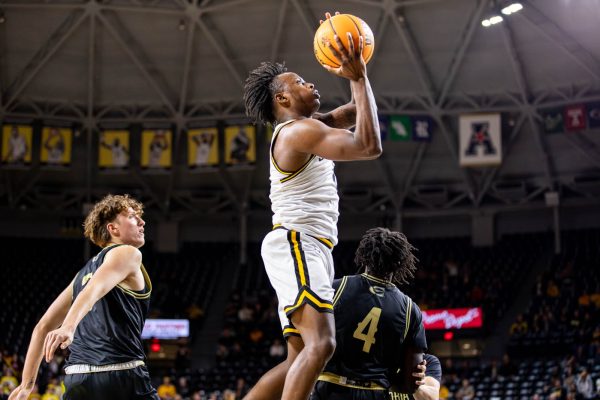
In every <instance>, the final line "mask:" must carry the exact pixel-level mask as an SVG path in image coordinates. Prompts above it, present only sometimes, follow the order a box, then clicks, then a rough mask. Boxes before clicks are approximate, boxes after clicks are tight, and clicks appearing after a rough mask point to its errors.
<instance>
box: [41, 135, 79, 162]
mask: <svg viewBox="0 0 600 400" xmlns="http://www.w3.org/2000/svg"><path fill="white" fill-rule="evenodd" d="M72 144H73V130H72V129H71V128H55V127H50V126H47V127H44V129H42V145H41V148H40V161H41V163H42V165H49V166H50V165H61V166H68V165H69V164H71V147H72Z"/></svg>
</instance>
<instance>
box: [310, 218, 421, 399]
mask: <svg viewBox="0 0 600 400" xmlns="http://www.w3.org/2000/svg"><path fill="white" fill-rule="evenodd" d="M413 250H414V247H413V246H412V245H411V244H410V243H409V242H408V240H407V239H406V236H404V234H402V233H400V232H393V231H390V230H389V229H386V228H374V229H369V230H368V231H367V232H366V233H365V234H364V235H363V237H362V239H361V241H360V245H359V246H358V249H357V250H356V255H355V259H354V261H355V263H356V265H357V266H358V267H359V268H360V269H361V270H364V271H365V272H364V273H363V274H360V275H353V276H345V277H343V278H342V279H338V280H336V281H334V283H333V287H334V289H335V290H336V293H335V297H334V299H333V305H334V308H335V325H336V341H337V348H336V350H335V353H334V355H333V357H332V358H331V360H329V362H328V363H327V366H326V367H325V370H324V372H323V373H322V374H321V375H320V376H319V378H318V382H317V385H316V387H315V390H314V393H313V395H312V399H313V400H325V399H329V400H341V399H357V400H361V399H364V400H367V399H381V400H384V399H385V400H387V399H388V389H389V388H390V386H391V382H390V381H391V380H392V377H391V376H390V375H391V374H390V371H393V372H394V373H395V372H396V371H397V370H398V367H401V369H402V375H401V376H400V378H401V379H400V381H402V382H403V383H405V385H404V387H410V386H412V384H413V382H416V384H417V385H422V384H423V379H424V373H423V371H422V370H423V369H424V367H422V368H418V367H417V366H418V364H419V362H421V360H422V357H423V352H424V351H425V349H426V348H427V343H426V340H425V330H424V328H423V322H422V316H421V310H420V309H419V307H418V306H417V305H416V304H414V303H413V301H412V300H411V299H410V297H408V296H406V295H405V294H403V293H402V292H401V291H400V290H398V288H397V287H396V286H395V284H394V282H406V281H407V279H408V278H411V277H412V276H413V273H414V271H415V270H416V261H417V258H416V257H415V256H414V254H413ZM419 369H421V371H419ZM413 374H414V375H413ZM411 375H412V376H411ZM394 380H397V379H394ZM409 382H410V384H409Z"/></svg>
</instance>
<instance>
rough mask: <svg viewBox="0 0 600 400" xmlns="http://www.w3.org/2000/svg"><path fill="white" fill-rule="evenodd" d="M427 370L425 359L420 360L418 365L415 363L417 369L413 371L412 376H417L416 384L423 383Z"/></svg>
mask: <svg viewBox="0 0 600 400" xmlns="http://www.w3.org/2000/svg"><path fill="white" fill-rule="evenodd" d="M426 370H427V360H423V361H421V362H420V363H419V364H418V365H417V371H416V372H413V374H412V376H414V377H415V378H417V381H416V382H415V383H416V384H417V386H421V385H424V384H425V381H424V379H425V371H426Z"/></svg>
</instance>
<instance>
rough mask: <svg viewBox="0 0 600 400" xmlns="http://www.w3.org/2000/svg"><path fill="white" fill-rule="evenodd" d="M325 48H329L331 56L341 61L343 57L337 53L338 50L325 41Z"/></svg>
mask: <svg viewBox="0 0 600 400" xmlns="http://www.w3.org/2000/svg"><path fill="white" fill-rule="evenodd" d="M326 45H327V47H329V50H331V53H332V54H333V56H334V57H335V58H337V59H338V60H339V61H342V60H343V56H342V54H341V53H340V52H339V51H338V49H336V48H335V46H334V45H332V44H331V42H329V41H327V44H326Z"/></svg>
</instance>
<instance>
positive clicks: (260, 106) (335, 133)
mask: <svg viewBox="0 0 600 400" xmlns="http://www.w3.org/2000/svg"><path fill="white" fill-rule="evenodd" d="M349 40H350V44H351V45H350V46H349V49H345V48H344V46H343V45H342V43H341V41H340V39H339V38H336V42H337V46H338V49H340V50H339V51H338V50H336V49H335V48H334V47H333V45H332V44H331V43H330V44H329V48H330V49H331V50H332V52H333V53H334V54H335V55H336V57H337V58H338V60H339V62H340V64H341V66H340V67H339V68H329V69H328V70H329V71H330V72H332V73H333V74H335V75H337V76H340V77H343V78H346V79H348V80H349V81H350V88H351V91H352V96H353V99H354V104H347V105H344V106H342V107H339V108H338V109H335V110H333V111H332V112H330V113H328V114H318V113H317V110H318V109H319V105H320V103H319V92H318V91H317V90H316V89H315V86H314V85H313V84H312V83H307V82H305V81H304V79H302V78H301V77H300V76H298V75H297V74H295V73H293V72H287V70H286V68H285V67H284V66H283V65H282V64H276V63H268V62H265V63H262V64H261V65H260V66H259V67H258V68H256V69H255V70H253V71H252V72H251V73H250V76H249V77H248V79H247V80H246V84H245V87H244V101H245V105H246V112H247V114H248V115H249V116H251V117H252V118H254V119H255V120H256V121H259V122H263V123H270V124H273V125H276V127H275V132H274V133H273V139H272V143H271V151H270V154H271V168H270V169H271V170H270V180H271V194H270V198H271V202H272V207H271V208H272V210H273V214H274V215H273V224H274V229H273V231H272V232H270V233H269V234H268V235H267V236H266V237H265V238H264V240H263V243H262V250H261V252H262V257H263V261H264V263H265V268H266V271H267V274H268V276H269V280H270V281H271V284H272V285H273V287H274V288H275V291H276V293H277V298H278V301H279V307H278V308H279V317H280V321H281V325H282V328H283V334H284V336H285V337H286V338H287V340H288V341H287V346H288V357H287V359H286V361H284V362H283V363H281V364H279V365H278V366H276V367H275V368H273V369H272V370H270V371H269V372H267V373H266V374H265V375H264V376H263V377H262V378H261V379H260V381H259V382H258V383H257V384H256V386H255V387H254V388H253V389H252V390H251V391H250V393H249V394H248V395H247V397H246V398H247V399H283V400H288V399H307V398H308V397H309V395H310V391H311V390H312V388H313V386H314V383H315V381H316V379H317V377H318V376H319V373H320V372H321V370H322V369H323V367H324V366H325V363H326V362H327V360H328V359H329V358H330V357H331V355H332V354H333V351H334V349H335V327H334V319H333V305H332V300H333V288H332V286H331V283H332V281H333V276H334V270H333V259H332V256H331V248H332V247H333V246H334V245H335V244H336V243H337V219H338V193H337V184H336V178H335V174H334V163H333V161H347V160H371V159H374V158H377V157H378V156H379V155H380V154H381V140H380V134H379V122H378V120H377V106H376V104H375V99H374V97H373V92H372V90H371V85H370V84H369V79H368V78H367V71H366V66H365V62H364V60H363V58H362V55H361V54H362V47H363V38H360V39H359V43H354V42H353V40H352V37H351V36H350V35H349ZM353 125H355V126H356V129H355V132H354V133H352V132H351V131H349V130H347V129H346V128H349V127H351V126H353Z"/></svg>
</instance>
